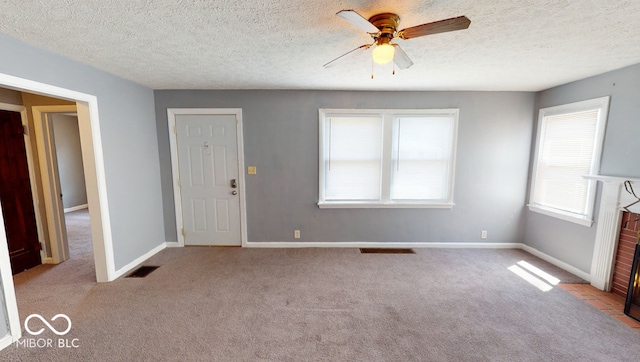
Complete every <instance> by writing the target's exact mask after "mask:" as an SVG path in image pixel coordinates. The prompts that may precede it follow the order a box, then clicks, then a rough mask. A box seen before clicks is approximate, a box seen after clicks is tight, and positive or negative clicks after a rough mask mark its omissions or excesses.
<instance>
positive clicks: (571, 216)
mask: <svg viewBox="0 0 640 362" xmlns="http://www.w3.org/2000/svg"><path fill="white" fill-rule="evenodd" d="M609 98H610V97H608V96H607V97H601V98H595V99H590V100H586V101H580V102H574V103H569V104H563V105H559V106H555V107H548V108H542V109H540V112H539V114H538V130H537V135H536V143H535V145H536V146H535V154H534V155H535V157H534V162H533V170H532V176H531V187H530V190H529V204H528V205H527V206H528V207H529V210H531V211H533V212H537V213H540V214H544V215H547V216H551V217H555V218H558V219H561V220H565V221H569V222H573V223H576V224H579V225H583V226H587V227H590V226H591V225H593V213H594V207H595V199H596V186H597V185H596V180H593V179H588V186H587V187H588V189H587V190H588V191H587V205H586V208H585V210H586V214H585V215H579V214H575V213H571V212H568V211H565V210H560V209H556V208H550V207H545V206H544V205H538V204H535V203H534V202H533V200H534V194H535V189H536V182H537V173H538V159H539V158H540V154H541V152H542V147H541V144H542V140H541V137H542V135H543V134H544V127H545V122H544V120H545V118H546V117H549V116H555V115H559V114H567V113H574V112H581V111H588V110H594V109H599V113H598V120H597V124H596V134H595V137H594V138H595V144H594V150H593V157H592V159H591V168H590V171H589V175H595V174H597V173H598V172H599V170H600V161H601V158H602V148H603V144H604V135H605V130H606V127H607V118H608V114H609ZM589 175H584V176H585V177H586V176H589Z"/></svg>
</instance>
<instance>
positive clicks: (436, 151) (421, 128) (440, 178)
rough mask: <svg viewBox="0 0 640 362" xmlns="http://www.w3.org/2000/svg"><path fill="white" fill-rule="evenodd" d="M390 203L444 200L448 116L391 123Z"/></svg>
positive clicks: (449, 133) (450, 127)
mask: <svg viewBox="0 0 640 362" xmlns="http://www.w3.org/2000/svg"><path fill="white" fill-rule="evenodd" d="M393 133H394V136H395V138H394V145H393V158H392V161H393V164H392V168H391V171H392V183H391V199H393V200H446V199H447V196H448V191H449V187H448V186H449V175H450V171H451V170H450V166H451V162H450V161H451V156H452V154H451V148H452V139H453V122H452V118H451V117H450V116H441V115H436V116H430V117H399V118H396V119H395V120H394V132H393Z"/></svg>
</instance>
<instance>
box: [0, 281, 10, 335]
mask: <svg viewBox="0 0 640 362" xmlns="http://www.w3.org/2000/svg"><path fill="white" fill-rule="evenodd" d="M7 315H8V313H7V301H6V300H5V299H4V288H3V286H2V282H1V281H0V339H2V338H3V337H4V336H6V335H7V334H9V321H8V317H7Z"/></svg>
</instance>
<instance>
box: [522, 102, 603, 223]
mask: <svg viewBox="0 0 640 362" xmlns="http://www.w3.org/2000/svg"><path fill="white" fill-rule="evenodd" d="M608 103H609V98H608V97H604V98H598V99H593V100H589V101H584V102H578V103H572V104H567V105H562V106H557V107H551V108H544V109H541V110H540V115H539V119H538V136H537V144H536V157H535V161H534V169H533V179H532V183H531V195H530V203H529V207H530V208H531V209H532V210H533V211H538V212H542V213H545V214H549V215H552V216H557V217H560V218H562V219H565V220H569V221H574V222H577V223H580V224H583V225H589V226H590V225H591V223H592V218H593V207H594V202H595V191H596V190H595V186H596V185H595V181H593V180H589V179H586V178H585V176H587V175H594V174H596V173H597V172H598V171H599V164H600V155H601V148H602V142H603V137H604V129H605V123H606V116H607V111H608Z"/></svg>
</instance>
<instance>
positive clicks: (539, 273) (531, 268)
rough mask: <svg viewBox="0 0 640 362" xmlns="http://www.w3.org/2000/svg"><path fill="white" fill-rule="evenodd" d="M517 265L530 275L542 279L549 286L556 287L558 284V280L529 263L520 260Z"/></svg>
mask: <svg viewBox="0 0 640 362" xmlns="http://www.w3.org/2000/svg"><path fill="white" fill-rule="evenodd" d="M517 264H518V265H520V266H521V267H523V268H525V269H527V270H528V271H529V272H530V273H533V274H535V275H536V276H537V277H538V278H542V279H544V280H545V281H546V282H547V283H549V284H551V285H558V284H560V279H558V278H556V277H554V276H553V275H551V274H549V273H547V272H545V271H544V270H542V269H540V268H538V267H535V266H533V265H531V264H529V263H527V262H526V261H524V260H520V261H519V262H518V263H517Z"/></svg>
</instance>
